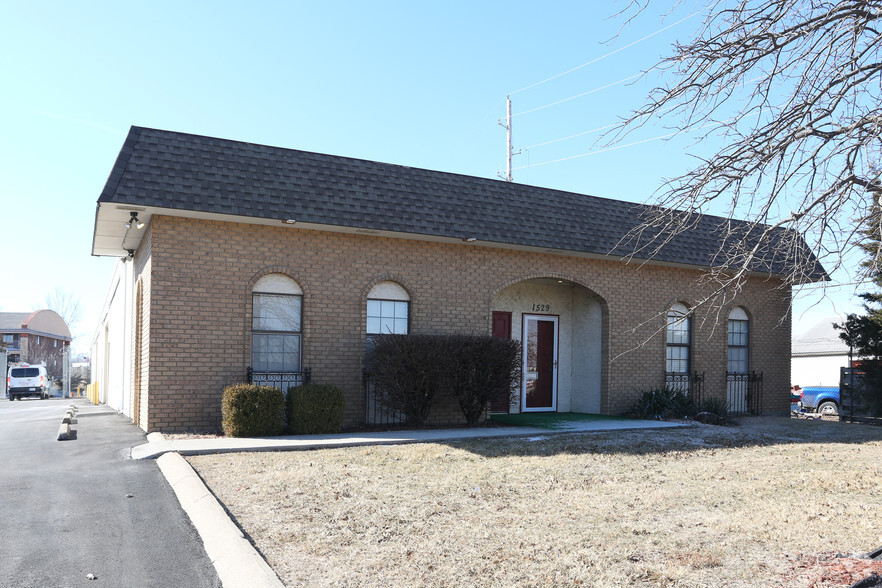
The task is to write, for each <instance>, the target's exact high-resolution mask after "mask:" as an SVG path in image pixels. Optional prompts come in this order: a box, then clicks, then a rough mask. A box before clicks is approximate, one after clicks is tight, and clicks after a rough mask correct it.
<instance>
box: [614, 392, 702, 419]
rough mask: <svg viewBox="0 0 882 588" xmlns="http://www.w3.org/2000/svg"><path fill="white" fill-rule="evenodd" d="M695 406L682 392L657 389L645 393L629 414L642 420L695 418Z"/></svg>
mask: <svg viewBox="0 0 882 588" xmlns="http://www.w3.org/2000/svg"><path fill="white" fill-rule="evenodd" d="M695 413H696V410H695V404H694V403H693V402H692V399H691V398H689V396H687V395H686V393H685V392H683V391H682V390H675V389H673V388H667V387H665V388H656V389H654V390H647V391H644V392H643V393H642V394H641V395H640V399H639V400H638V401H637V402H636V403H635V404H634V407H633V408H632V409H631V412H630V413H629V414H630V415H631V416H633V417H636V418H640V419H652V420H659V421H661V420H664V419H669V418H674V419H682V418H684V417H693V416H695Z"/></svg>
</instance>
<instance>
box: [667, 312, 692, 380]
mask: <svg viewBox="0 0 882 588" xmlns="http://www.w3.org/2000/svg"><path fill="white" fill-rule="evenodd" d="M683 333H685V342H684V341H683ZM675 350H676V351H677V355H680V354H682V352H683V350H685V352H686V357H685V358H684V357H672V351H675ZM674 362H677V364H679V363H680V362H685V363H686V369H685V370H679V369H677V370H675V369H671V368H672V366H673V365H675V364H674ZM691 369H692V315H691V314H690V313H689V308H688V307H687V306H686V305H685V304H682V303H679V302H678V303H676V304H674V305H672V306H671V308H670V309H669V310H668V312H667V313H666V315H665V372H667V373H671V374H688V373H689V372H690V370H691Z"/></svg>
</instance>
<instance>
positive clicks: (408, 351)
mask: <svg viewBox="0 0 882 588" xmlns="http://www.w3.org/2000/svg"><path fill="white" fill-rule="evenodd" d="M440 341H441V338H440V337H439V336H437V335H391V334H383V335H374V336H372V337H371V346H370V349H369V353H368V356H367V370H368V373H369V374H370V379H371V381H372V382H373V383H374V385H375V388H374V389H375V390H376V393H377V400H378V401H379V402H380V404H382V405H383V406H384V407H385V408H387V409H389V410H391V411H393V412H400V413H401V414H403V415H404V417H405V419H406V421H407V424H408V425H411V426H415V427H419V426H422V424H423V423H425V422H426V419H427V418H428V416H429V410H430V409H431V408H432V402H433V401H434V400H435V396H436V395H437V394H438V391H439V389H440V386H441V377H442V375H443V374H442V371H443V365H442V360H443V357H441V356H440V355H439V353H441V344H440Z"/></svg>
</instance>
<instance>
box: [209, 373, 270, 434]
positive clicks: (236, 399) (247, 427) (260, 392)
mask: <svg viewBox="0 0 882 588" xmlns="http://www.w3.org/2000/svg"><path fill="white" fill-rule="evenodd" d="M284 410H285V395H284V394H283V393H282V391H281V390H279V389H278V388H273V387H271V386H256V385H254V384H235V385H233V386H227V387H226V388H224V395H223V400H222V402H221V426H222V427H223V430H224V434H225V435H227V436H228V437H266V436H269V435H278V434H280V433H281V432H282V431H283V430H284Z"/></svg>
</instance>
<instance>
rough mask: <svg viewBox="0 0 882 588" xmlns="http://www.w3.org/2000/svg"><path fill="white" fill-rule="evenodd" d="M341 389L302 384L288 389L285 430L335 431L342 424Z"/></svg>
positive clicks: (307, 431) (337, 430) (342, 401)
mask: <svg viewBox="0 0 882 588" xmlns="http://www.w3.org/2000/svg"><path fill="white" fill-rule="evenodd" d="M344 403H345V401H344V397H343V390H341V389H340V388H337V387H336V386H325V385H321V384H305V385H303V386H294V387H292V388H289V389H288V398H287V400H286V407H287V412H288V430H289V431H291V433H293V434H295V435H318V434H322V433H339V432H340V428H341V427H342V425H343V407H344Z"/></svg>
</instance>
